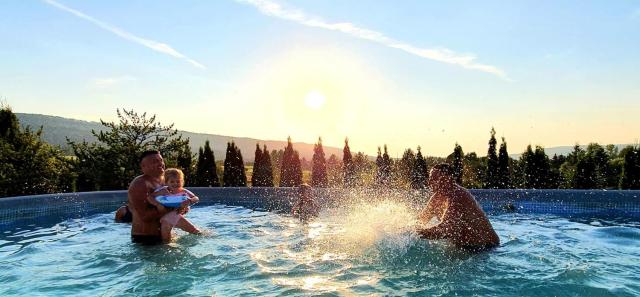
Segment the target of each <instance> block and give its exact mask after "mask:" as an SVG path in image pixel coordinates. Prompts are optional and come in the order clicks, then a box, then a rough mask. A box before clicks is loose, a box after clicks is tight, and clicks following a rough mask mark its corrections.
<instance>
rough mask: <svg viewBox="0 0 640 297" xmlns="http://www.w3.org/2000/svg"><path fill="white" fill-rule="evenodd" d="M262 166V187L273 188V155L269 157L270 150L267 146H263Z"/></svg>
mask: <svg viewBox="0 0 640 297" xmlns="http://www.w3.org/2000/svg"><path fill="white" fill-rule="evenodd" d="M260 161H261V163H262V165H261V166H260V168H261V169H262V173H261V174H260V176H261V178H262V180H261V185H262V186H263V187H273V166H272V165H271V155H269V150H267V145H266V144H265V145H263V148H262V158H261V160H260Z"/></svg>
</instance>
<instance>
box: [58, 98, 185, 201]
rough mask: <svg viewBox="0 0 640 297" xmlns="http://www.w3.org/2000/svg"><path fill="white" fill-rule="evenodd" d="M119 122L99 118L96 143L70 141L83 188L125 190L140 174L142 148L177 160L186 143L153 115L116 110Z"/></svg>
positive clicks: (79, 182) (93, 132) (75, 168)
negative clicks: (100, 125) (100, 128)
mask: <svg viewBox="0 0 640 297" xmlns="http://www.w3.org/2000/svg"><path fill="white" fill-rule="evenodd" d="M116 112H117V115H118V122H105V121H103V120H100V123H101V124H102V125H103V126H104V130H102V131H99V132H96V131H95V130H92V131H91V133H92V134H93V135H94V136H95V137H96V139H97V142H96V143H92V144H89V143H87V142H86V141H83V142H79V143H78V142H74V141H71V140H69V145H70V146H71V148H72V150H73V153H74V155H75V156H76V162H74V170H75V171H76V172H77V174H78V185H79V186H78V188H80V185H82V187H85V189H84V190H117V189H126V188H127V187H128V185H129V182H130V181H131V180H132V179H133V178H134V177H135V176H136V175H138V174H139V173H140V162H139V160H138V157H139V156H140V154H141V153H142V152H143V151H145V150H151V149H155V150H159V151H160V153H161V154H162V155H163V157H164V158H165V160H167V161H168V163H170V162H172V161H174V160H176V159H177V154H178V153H179V152H180V151H181V148H183V147H184V146H185V144H186V145H188V141H187V140H183V139H182V136H181V135H179V134H178V131H177V130H175V129H173V124H171V125H169V126H163V125H161V124H160V123H158V122H156V116H155V115H153V116H151V117H149V118H147V114H146V113H143V114H138V113H136V112H134V111H133V110H131V111H128V110H126V109H123V110H122V112H121V111H120V110H119V109H118V110H117V111H116Z"/></svg>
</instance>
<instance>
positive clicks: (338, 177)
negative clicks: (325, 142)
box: [327, 154, 343, 187]
mask: <svg viewBox="0 0 640 297" xmlns="http://www.w3.org/2000/svg"><path fill="white" fill-rule="evenodd" d="M327 179H328V185H329V187H337V186H339V185H342V184H343V179H342V164H341V162H340V160H338V157H337V156H336V155H335V154H331V156H330V157H329V159H328V160H327Z"/></svg>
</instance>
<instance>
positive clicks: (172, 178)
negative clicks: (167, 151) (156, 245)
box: [147, 168, 200, 243]
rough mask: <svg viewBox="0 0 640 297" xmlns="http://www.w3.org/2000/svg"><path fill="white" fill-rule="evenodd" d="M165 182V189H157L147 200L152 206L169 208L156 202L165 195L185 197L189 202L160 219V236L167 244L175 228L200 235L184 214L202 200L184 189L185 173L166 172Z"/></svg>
mask: <svg viewBox="0 0 640 297" xmlns="http://www.w3.org/2000/svg"><path fill="white" fill-rule="evenodd" d="M164 182H165V186H164V187H161V188H159V189H157V190H156V191H155V192H153V193H152V194H151V195H150V196H149V197H148V198H147V200H148V202H149V203H150V204H152V205H154V206H156V207H157V208H158V209H160V210H161V209H162V208H167V207H165V206H163V205H162V204H160V202H158V201H157V200H156V197H158V196H163V195H164V196H166V195H171V196H185V197H187V200H185V201H184V202H183V203H182V204H181V205H180V207H178V208H167V209H168V210H169V212H168V213H166V214H165V215H164V216H162V218H161V219H160V235H161V236H162V241H164V242H165V243H166V242H170V241H171V231H172V230H173V228H174V227H178V228H180V229H182V230H184V231H186V232H189V233H191V234H200V230H199V229H198V228H197V227H196V226H194V225H193V224H192V223H191V222H190V221H189V220H187V219H186V218H185V217H184V214H186V213H187V211H188V210H189V205H191V204H195V203H198V201H200V199H198V196H196V195H194V194H193V193H191V191H189V190H187V189H185V188H183V186H184V173H182V170H180V169H177V168H169V169H167V170H165V171H164Z"/></svg>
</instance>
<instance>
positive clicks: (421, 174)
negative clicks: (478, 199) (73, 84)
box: [0, 106, 640, 197]
mask: <svg viewBox="0 0 640 297" xmlns="http://www.w3.org/2000/svg"><path fill="white" fill-rule="evenodd" d="M117 116H118V121H117V122H105V121H101V124H102V125H103V126H104V127H105V129H103V130H102V131H99V132H96V131H92V134H93V135H94V136H95V137H96V139H97V141H96V142H95V143H87V142H86V141H83V142H74V141H71V140H67V142H68V144H69V146H70V147H71V150H72V152H73V155H72V156H66V155H65V154H64V153H63V152H62V151H61V150H60V149H59V148H57V147H54V146H51V145H49V144H48V143H46V142H44V141H43V140H42V139H41V135H42V129H39V130H32V129H31V128H28V127H27V128H24V129H23V128H20V125H19V122H18V119H17V118H16V116H15V114H13V112H12V111H11V109H10V108H9V107H8V106H2V108H1V109H0V196H2V197H4V196H17V195H31V194H42V193H55V192H70V191H97V190H119V189H126V188H127V187H128V183H129V182H130V181H131V180H132V179H133V177H135V176H136V175H138V174H139V163H138V159H137V158H138V156H139V155H140V153H141V152H143V151H145V150H149V149H157V150H159V151H160V152H161V153H162V155H163V157H164V158H165V163H166V164H167V167H177V168H181V169H182V170H183V171H184V173H185V176H186V179H187V180H186V184H187V186H200V187H219V186H223V187H246V186H249V185H251V186H254V187H273V186H280V187H293V186H297V185H300V184H302V183H303V182H308V183H310V184H311V185H312V186H314V187H388V188H411V189H421V188H425V187H426V185H427V180H428V178H429V169H430V167H431V166H433V165H435V164H437V163H440V162H448V163H450V164H451V165H452V167H453V170H454V176H455V179H456V182H458V183H459V184H461V185H463V186H465V187H468V188H485V189H508V188H536V189H640V147H637V146H635V147H634V146H628V147H625V148H623V149H621V150H618V149H617V148H616V147H615V146H614V145H607V146H602V145H599V144H597V143H592V144H589V145H588V146H587V147H586V149H582V148H581V147H580V146H578V145H576V146H575V147H574V149H573V151H572V152H571V153H569V154H568V155H566V156H564V155H554V156H552V157H549V156H548V155H547V154H546V153H545V151H544V148H542V147H540V146H535V147H532V146H531V145H529V146H527V148H526V150H525V151H524V152H523V153H522V154H521V156H520V157H519V158H518V159H514V158H511V157H510V156H509V154H508V151H507V142H506V140H505V139H504V138H502V139H501V143H500V146H499V147H498V142H497V140H496V137H495V135H496V131H495V130H494V129H493V128H492V129H491V131H490V133H489V141H488V150H487V155H486V157H478V156H477V154H476V153H475V152H471V153H467V154H465V153H464V151H463V149H462V147H461V146H460V145H459V144H457V143H456V144H455V145H454V148H453V152H452V153H451V154H450V155H449V156H447V157H446V158H438V157H427V156H424V155H423V152H422V149H421V148H420V147H417V149H416V151H414V150H412V149H410V148H408V149H406V150H404V153H403V154H402V157H401V158H399V159H393V158H391V157H390V156H389V153H388V147H387V145H384V146H382V147H378V152H377V156H376V157H375V158H370V157H369V156H367V155H366V154H364V153H362V152H357V153H352V152H351V148H350V147H349V140H348V139H345V143H344V148H343V155H342V158H341V159H339V158H338V156H335V155H331V156H329V157H328V158H327V157H326V156H325V153H324V150H323V145H322V139H321V138H319V139H318V141H317V143H316V144H315V145H314V154H313V157H312V159H311V160H310V161H307V160H306V159H304V158H302V159H301V158H300V155H299V153H298V151H296V150H295V149H294V147H293V143H292V141H291V138H288V139H287V145H286V147H284V148H283V149H280V150H272V151H269V150H268V148H267V146H266V145H264V144H263V145H262V147H261V146H260V144H259V143H257V144H256V150H255V155H254V162H253V164H245V162H244V160H243V157H242V152H241V150H240V149H239V148H238V147H237V146H236V145H235V143H234V142H233V141H231V142H228V143H227V150H226V155H225V158H224V161H216V159H215V156H214V153H213V150H212V149H211V145H210V143H209V141H206V142H205V143H204V146H203V147H200V148H199V150H198V152H197V153H196V154H193V153H192V152H191V149H190V146H189V139H183V138H182V136H181V135H180V134H179V133H178V131H177V130H176V129H174V128H173V125H168V126H164V125H162V124H160V123H159V122H157V121H156V117H155V116H148V115H147V114H146V113H142V114H139V113H136V112H134V111H132V110H131V111H128V110H122V111H121V110H117ZM247 167H252V168H247Z"/></svg>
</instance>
